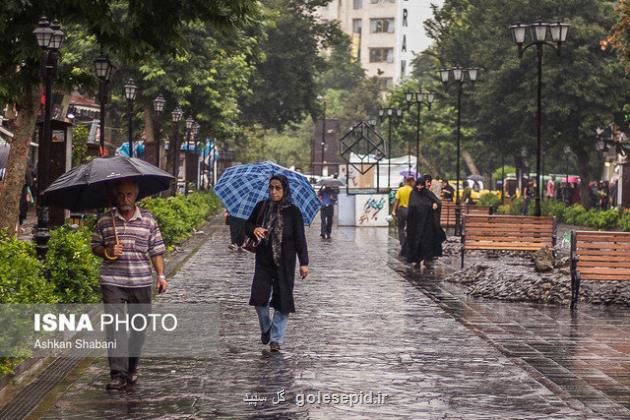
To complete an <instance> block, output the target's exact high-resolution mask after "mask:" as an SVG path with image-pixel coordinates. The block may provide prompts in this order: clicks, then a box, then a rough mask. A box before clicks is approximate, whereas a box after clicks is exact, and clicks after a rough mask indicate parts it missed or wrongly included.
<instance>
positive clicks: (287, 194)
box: [269, 174, 291, 203]
mask: <svg viewBox="0 0 630 420" xmlns="http://www.w3.org/2000/svg"><path fill="white" fill-rule="evenodd" d="M274 179H275V180H276V181H280V183H281V184H282V189H283V190H284V191H283V195H282V201H286V202H289V203H290V202H291V188H290V187H289V180H288V179H287V177H286V176H284V175H281V174H276V175H274V176H272V177H271V178H269V184H271V181H273V180H274Z"/></svg>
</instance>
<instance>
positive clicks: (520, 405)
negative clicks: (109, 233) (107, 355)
mask: <svg viewBox="0 0 630 420" xmlns="http://www.w3.org/2000/svg"><path fill="white" fill-rule="evenodd" d="M308 236H309V241H310V242H309V246H310V251H311V261H312V263H311V276H310V277H309V278H308V279H307V280H306V281H300V280H296V281H297V285H296V307H297V311H298V312H297V313H295V314H292V315H291V319H290V322H289V328H288V331H287V338H286V342H285V344H284V345H283V351H282V352H281V353H279V354H272V353H269V352H267V351H266V347H265V346H263V345H261V344H260V341H259V337H260V334H259V332H258V323H257V319H256V316H255V313H254V311H253V308H251V307H249V306H247V301H248V298H249V287H250V282H251V276H252V272H253V256H251V255H250V254H247V253H235V252H230V251H229V250H228V249H227V248H226V245H227V243H228V232H227V229H226V228H225V227H220V228H219V230H218V232H217V233H216V234H214V236H213V237H212V239H211V240H210V241H208V242H207V243H206V244H205V245H204V246H203V247H202V248H201V249H200V250H199V252H198V253H197V254H196V255H195V256H194V257H193V258H191V259H190V260H189V261H188V262H187V263H186V264H185V265H184V266H183V267H182V269H181V271H179V272H178V273H177V275H176V276H175V277H174V278H173V279H172V281H171V287H172V289H171V291H170V293H168V294H167V295H166V296H163V297H161V298H160V299H161V301H168V302H185V303H190V304H194V303H203V302H213V303H219V304H220V305H221V308H222V310H221V319H220V320H219V322H220V336H221V338H220V343H219V346H218V347H217V349H216V351H214V352H212V353H210V352H209V354H208V357H207V358H206V359H203V360H191V359H181V358H178V357H177V356H176V355H174V356H173V358H172V359H161V360H143V361H142V364H141V376H140V382H139V383H138V384H137V385H136V386H135V387H134V388H133V389H131V390H128V391H127V392H122V393H112V394H108V393H107V392H105V391H104V386H105V384H106V383H107V381H108V371H107V366H106V362H105V360H96V361H95V363H93V364H92V365H91V366H90V367H89V368H87V369H86V370H84V371H83V372H82V373H81V374H80V375H78V379H77V380H75V381H73V382H69V383H66V384H64V386H65V390H64V391H63V392H62V393H61V394H60V395H58V397H57V398H56V401H55V402H54V403H53V404H48V405H46V406H42V407H40V409H39V411H38V412H37V416H41V417H45V418H59V417H75V418H87V417H91V418H106V417H107V418H109V417H115V416H124V417H128V418H152V417H158V416H163V417H167V418H175V417H184V418H217V417H218V418H243V417H245V418H260V417H278V418H315V419H320V418H321V419H330V418H348V417H352V418H383V417H392V418H394V417H410V418H434V417H439V418H466V419H469V418H497V419H498V418H501V419H505V418H540V419H550V418H586V416H589V417H590V416H592V414H593V412H595V413H604V412H605V413H612V412H613V410H616V409H623V404H622V403H621V400H620V399H622V398H626V397H625V396H627V395H630V393H626V394H625V396H624V395H623V392H621V388H618V389H617V388H616V390H618V391H619V395H618V398H619V399H617V400H613V399H612V398H611V396H609V395H608V394H606V390H607V389H608V390H612V389H613V388H606V387H607V386H611V385H612V384H613V383H619V384H624V385H623V386H624V387H625V384H627V379H625V377H624V376H623V374H624V373H625V372H626V370H625V369H626V368H627V367H628V366H629V364H628V363H629V362H628V360H629V359H628V357H627V353H623V351H628V350H630V346H628V347H627V348H624V347H623V345H624V343H623V337H625V336H627V329H628V328H630V325H629V324H628V323H624V322H623V320H622V319H621V318H618V322H617V323H615V322H612V323H608V322H606V323H605V322H601V323H598V322H597V319H599V318H597V316H596V315H593V313H592V311H587V310H584V311H583V312H582V311H581V312H580V314H579V316H578V318H577V319H574V320H573V319H571V317H570V315H569V312H568V311H567V310H566V309H565V308H545V307H540V306H534V305H523V304H512V303H497V302H486V301H483V300H478V299H469V298H467V297H466V296H465V295H464V294H463V292H462V291H461V290H458V289H455V288H454V287H451V286H449V285H442V284H440V282H439V281H438V280H435V279H434V278H431V277H429V276H418V275H417V273H416V272H413V270H410V269H409V268H408V267H406V266H404V265H403V264H402V263H400V262H398V261H397V260H396V258H395V257H394V256H393V255H394V254H395V246H396V245H397V241H396V240H395V239H392V238H389V236H388V232H387V230H385V229H378V228H372V229H370V228H358V229H355V228H340V229H338V230H336V231H335V232H334V233H333V239H332V240H330V241H322V240H321V239H319V237H318V236H319V232H318V226H314V227H312V228H310V229H309V230H308ZM602 316H603V315H602ZM613 319H617V318H614V317H613ZM209 322H211V321H209ZM215 322H216V321H215ZM613 338H614V340H615V343H614V344H615V345H616V347H615V346H612V344H613V343H608V342H607V341H606V340H608V339H610V340H612V339H613ZM191 339H194V337H191ZM604 348H605V349H606V352H607V353H604V354H600V353H599V351H600V350H603V349H604ZM577 373H580V375H582V376H581V377H580V378H582V379H579V380H574V378H575V377H576V376H577ZM571 375H574V376H571ZM561 379H562V380H561ZM556 381H557V382H556ZM563 382H564V385H563ZM554 384H555V385H554ZM572 389H573V390H572ZM282 391H284V393H283V394H282V396H283V399H284V401H279V395H281V394H280V393H281V392H282ZM370 392H371V393H372V395H371V396H372V397H373V400H376V396H377V395H379V393H380V396H383V397H384V396H385V395H387V396H386V397H385V403H384V404H375V403H371V404H369V403H366V401H365V399H364V400H363V402H364V403H363V404H349V403H346V404H331V403H326V402H325V398H326V397H327V396H328V397H331V394H333V393H336V394H351V393H354V394H360V393H363V394H362V396H363V397H365V396H366V394H369V393H370ZM611 395H612V394H611ZM339 396H340V395H338V397H339ZM598 396H599V398H598ZM348 398H350V397H348ZM244 399H248V400H247V401H244ZM274 399H275V400H274ZM583 399H584V401H583ZM254 403H255V404H254ZM604 409H605V410H608V411H602V410H604ZM620 415H621V416H622V415H623V414H620Z"/></svg>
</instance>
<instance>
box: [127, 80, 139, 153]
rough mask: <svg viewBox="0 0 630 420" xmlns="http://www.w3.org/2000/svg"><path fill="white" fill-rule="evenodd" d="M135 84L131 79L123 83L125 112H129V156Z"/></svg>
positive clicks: (131, 146)
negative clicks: (125, 102) (125, 100)
mask: <svg viewBox="0 0 630 420" xmlns="http://www.w3.org/2000/svg"><path fill="white" fill-rule="evenodd" d="M137 88H138V87H137V86H136V85H135V83H134V82H133V79H129V80H127V83H125V87H124V90H125V98H126V99H127V113H128V114H129V129H128V130H129V157H133V115H132V114H133V101H135V100H136V91H137Z"/></svg>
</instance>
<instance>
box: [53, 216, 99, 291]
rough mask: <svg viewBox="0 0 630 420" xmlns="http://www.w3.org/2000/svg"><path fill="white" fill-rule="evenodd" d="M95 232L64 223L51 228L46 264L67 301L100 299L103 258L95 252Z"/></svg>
mask: <svg viewBox="0 0 630 420" xmlns="http://www.w3.org/2000/svg"><path fill="white" fill-rule="evenodd" d="M90 239H91V232H90V231H89V230H88V229H86V228H82V229H78V230H75V229H72V228H70V227H69V226H62V227H60V228H58V229H55V230H53V231H52V232H51V235H50V241H49V242H48V253H47V254H46V260H45V261H44V267H45V269H46V270H47V272H48V275H49V280H50V282H51V283H52V284H53V285H54V286H55V289H56V293H57V295H58V296H59V298H60V299H61V302H63V303H95V302H99V301H100V294H99V268H100V265H101V261H100V259H99V258H98V257H96V256H95V255H94V254H93V253H92V248H91V246H90Z"/></svg>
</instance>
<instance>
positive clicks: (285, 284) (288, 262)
mask: <svg viewBox="0 0 630 420" xmlns="http://www.w3.org/2000/svg"><path fill="white" fill-rule="evenodd" d="M264 203H265V201H261V202H259V203H258V204H256V207H254V210H253V211H252V214H251V215H250V216H249V219H248V220H247V222H246V223H245V234H246V235H248V236H250V237H251V238H254V228H256V227H259V226H261V224H260V222H259V220H262V217H260V218H259V217H258V215H259V212H260V211H261V209H262V207H263V204H264ZM282 218H283V223H284V228H283V233H282V252H281V257H280V260H281V261H280V266H277V265H275V264H274V262H273V254H272V250H271V241H263V243H262V244H261V245H259V246H258V248H256V268H255V270H254V279H253V281H252V292H251V297H250V299H249V304H250V305H252V306H265V305H267V303H269V295H270V294H271V289H272V287H273V296H272V298H271V306H272V307H273V308H274V309H276V310H278V311H280V312H282V313H290V312H295V304H294V302H293V284H294V282H295V262H296V256H297V258H299V261H300V266H303V265H308V249H307V246H306V236H305V235H304V220H303V219H302V213H301V212H300V209H298V208H297V207H295V206H294V205H290V206H289V207H287V208H285V209H283V210H282Z"/></svg>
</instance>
